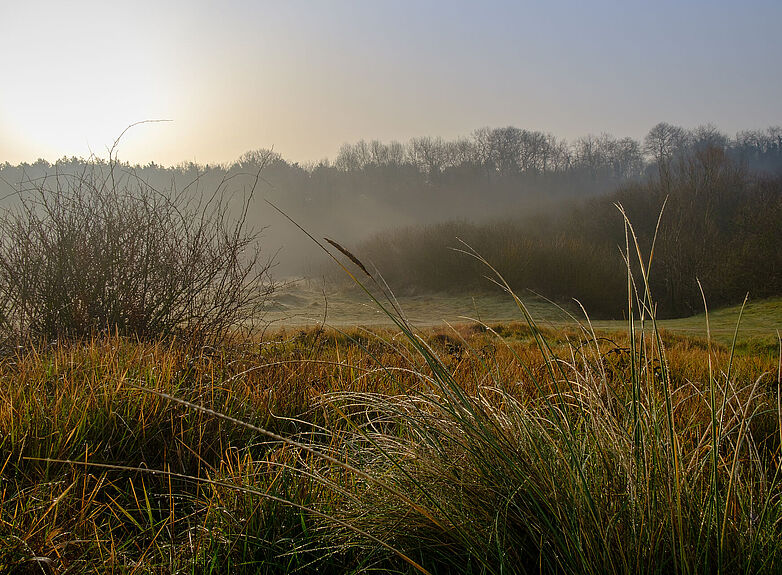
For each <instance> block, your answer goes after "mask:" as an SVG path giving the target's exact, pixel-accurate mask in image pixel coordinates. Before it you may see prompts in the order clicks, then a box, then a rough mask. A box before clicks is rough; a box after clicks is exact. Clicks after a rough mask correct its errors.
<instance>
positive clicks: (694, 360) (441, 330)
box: [0, 295, 782, 573]
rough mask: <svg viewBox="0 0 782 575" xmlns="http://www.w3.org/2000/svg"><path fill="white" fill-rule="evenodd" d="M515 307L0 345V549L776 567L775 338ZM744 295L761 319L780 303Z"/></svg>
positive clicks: (647, 567) (456, 563) (656, 568)
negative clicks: (459, 316)
mask: <svg viewBox="0 0 782 575" xmlns="http://www.w3.org/2000/svg"><path fill="white" fill-rule="evenodd" d="M507 297H508V299H509V300H510V301H512V302H514V301H515V300H514V298H513V296H511V295H509V296H507ZM515 303H516V304H517V306H518V307H517V308H516V311H517V314H518V319H519V321H516V322H508V321H503V322H485V323H480V322H477V321H476V322H472V323H467V322H463V323H461V324H459V325H454V326H453V327H447V326H445V325H440V326H439V327H434V326H427V327H425V328H423V329H420V330H419V329H414V328H412V327H411V325H410V324H408V323H407V322H406V321H404V320H403V319H401V318H400V317H399V316H398V314H397V313H396V312H395V310H394V308H393V305H392V304H391V303H388V302H386V303H385V304H384V305H385V307H386V309H387V311H388V314H387V315H386V317H387V318H388V322H389V323H393V322H394V321H396V322H397V324H396V325H393V327H387V326H386V327H380V326H375V327H372V328H367V329H359V328H356V327H341V328H333V327H332V328H323V327H322V326H317V325H316V326H310V327H305V328H302V327H296V328H294V327H292V326H287V327H278V328H277V329H273V330H270V331H267V333H266V334H265V336H264V337H263V338H262V339H258V338H256V339H251V340H241V341H238V340H233V341H231V342H228V341H226V342H225V344H222V345H221V344H215V345H209V346H198V345H192V344H189V343H188V342H186V341H177V340H176V339H171V338H168V339H163V340H158V341H141V340H138V339H134V338H129V337H123V336H120V335H111V334H103V335H100V336H96V337H94V338H92V339H82V340H72V341H66V340H62V341H57V342H49V343H47V344H43V343H34V342H31V341H30V342H27V343H25V344H24V345H20V346H19V347H17V348H15V349H7V350H6V351H5V352H4V356H3V358H2V363H0V381H1V382H2V383H1V384H0V396H1V397H2V402H1V403H0V405H2V407H1V408H0V409H1V411H0V434H1V435H0V437H2V443H1V444H0V459H1V460H2V473H1V475H2V496H1V498H0V544H1V549H2V551H1V552H0V564H2V565H4V566H5V567H10V569H9V570H8V572H13V573H35V572H50V573H52V572H55V573H85V572H86V573H89V572H94V573H105V572H112V573H209V572H212V573H228V572H230V573H277V572H334V573H343V572H367V571H378V570H379V571H381V572H424V573H425V572H430V573H453V572H462V573H506V572H513V573H516V572H518V573H526V572H543V573H568V572H581V573H605V572H612V573H630V572H633V573H662V572H678V573H688V572H695V571H699V572H702V571H714V572H724V573H739V572H746V573H756V572H766V573H773V572H777V571H778V570H779V567H780V560H782V544H780V541H782V538H781V537H780V520H782V507H780V501H779V498H780V495H781V494H782V493H781V490H780V485H779V480H780V478H779V462H780V438H781V437H782V429H781V428H780V410H779V406H778V402H779V385H780V383H779V364H778V361H779V356H778V354H772V353H767V352H765V351H764V352H757V350H756V349H754V350H753V348H749V347H746V346H745V347H744V348H738V347H737V348H736V349H735V350H733V352H731V347H730V343H729V344H728V345H727V346H726V345H724V344H723V343H721V342H720V341H710V340H708V339H707V338H706V337H705V334H704V336H702V337H693V336H692V335H691V334H690V333H688V330H690V329H691V328H692V327H695V326H697V325H698V324H699V323H700V321H699V320H697V319H693V320H688V321H686V322H685V321H682V322H680V323H679V324H677V323H676V322H671V323H668V324H667V325H666V328H665V330H662V329H661V328H656V327H655V326H654V324H653V320H652V319H651V318H649V317H646V318H645V320H644V322H643V329H641V322H640V321H639V318H638V317H636V323H635V325H633V326H632V330H633V331H632V332H631V331H629V329H630V328H629V323H626V324H625V330H624V332H622V331H621V330H619V329H618V328H619V326H618V325H608V326H601V327H595V328H594V331H593V330H592V329H591V328H590V327H589V326H588V324H582V326H579V325H578V324H575V323H571V324H570V325H569V326H565V325H563V324H560V325H558V326H556V327H538V324H537V323H536V322H535V319H534V318H533V317H532V316H531V315H530V316H527V315H526V314H528V310H527V308H526V307H525V306H524V305H523V304H522V303H521V302H520V301H516V302H515ZM380 304H383V302H382V301H380ZM376 305H378V304H376ZM756 308H757V309H758V310H760V312H759V313H755V311H757V310H756ZM767 309H771V310H774V312H775V313H776V315H774V316H771V317H770V316H768V315H766V310H767ZM744 313H745V314H746V315H747V316H748V317H749V318H750V319H751V320H752V322H750V323H751V325H750V326H749V328H750V331H752V330H753V329H759V330H760V331H762V330H763V329H764V328H763V327H758V326H757V325H755V324H754V323H753V322H760V324H762V325H765V324H764V323H763V322H766V321H773V322H777V325H779V323H778V322H779V320H780V314H779V302H778V301H767V302H759V303H758V304H757V305H754V304H753V306H752V307H749V308H747V309H745V310H744ZM737 314H738V310H736V309H735V308H734V309H733V310H728V311H725V312H715V313H713V314H712V317H713V318H714V324H713V325H714V327H715V329H720V330H721V329H722V328H723V322H728V321H730V322H732V321H733V319H734V317H735V316H736V315H737ZM753 316H757V317H753ZM717 326H719V328H717ZM753 326H754V327H753ZM735 327H736V324H735V323H734V324H733V328H734V331H735ZM680 329H681V330H682V331H680ZM704 331H705V330H704ZM630 333H633V336H632V337H631V336H630ZM739 333H741V331H739ZM42 569H43V571H42Z"/></svg>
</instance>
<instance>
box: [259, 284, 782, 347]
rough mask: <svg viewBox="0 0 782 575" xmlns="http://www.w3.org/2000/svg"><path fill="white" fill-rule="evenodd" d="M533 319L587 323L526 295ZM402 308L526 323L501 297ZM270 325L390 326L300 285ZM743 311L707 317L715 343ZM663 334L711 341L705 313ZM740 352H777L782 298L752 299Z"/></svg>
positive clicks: (273, 312) (435, 322)
mask: <svg viewBox="0 0 782 575" xmlns="http://www.w3.org/2000/svg"><path fill="white" fill-rule="evenodd" d="M521 297H522V299H523V300H524V304H525V305H526V306H527V308H528V309H529V311H530V313H531V314H532V316H533V317H534V318H535V320H536V321H537V322H538V323H539V325H541V326H544V327H550V328H555V329H562V328H573V327H574V326H576V325H577V324H578V323H587V320H586V318H585V317H584V312H583V311H582V310H580V309H579V308H578V307H577V306H576V305H575V304H571V305H568V306H566V307H565V308H564V309H563V308H562V307H559V306H557V305H554V304H553V303H551V302H549V301H546V300H545V299H544V298H542V297H539V296H536V295H535V294H527V295H522V296H521ZM398 301H399V307H400V308H401V309H402V310H404V313H405V316H406V318H407V319H408V320H409V321H410V323H412V324H413V325H416V326H420V327H425V328H436V327H438V326H443V325H444V324H445V323H446V322H447V323H449V324H463V323H469V322H472V321H480V322H484V323H488V324H496V323H508V322H518V321H523V317H522V316H521V314H520V312H519V309H518V306H517V305H516V303H515V302H514V300H513V298H511V297H509V296H507V295H505V294H501V293H497V294H487V293H476V294H475V295H472V296H457V295H453V294H422V295H419V296H403V297H400V298H398ZM269 307H270V313H269V316H268V317H269V320H270V321H271V322H272V326H274V327H280V326H282V327H287V328H289V329H290V328H292V327H302V328H306V327H311V326H314V325H318V324H321V323H323V322H324V321H325V324H326V325H331V326H334V327H350V326H356V325H364V326H376V327H383V326H389V325H392V322H391V320H390V319H389V317H388V316H387V315H386V314H384V313H383V312H382V310H380V309H379V308H378V307H377V306H376V305H375V304H374V303H373V302H372V300H371V299H370V298H368V297H367V296H366V294H363V293H361V292H360V291H357V290H345V289H338V288H335V287H333V286H324V285H318V284H316V283H306V282H299V283H294V284H292V285H289V286H288V287H286V288H285V289H283V290H281V292H280V293H277V294H275V296H274V300H273V301H272V302H271V304H270V306H269ZM741 309H742V306H740V305H737V306H732V307H728V308H722V309H717V310H711V311H710V312H709V332H710V333H711V337H712V339H713V341H715V342H716V343H718V344H720V345H722V346H724V347H730V346H731V344H732V342H733V336H734V334H735V332H736V326H737V324H738V322H739V313H740V312H741ZM658 323H659V326H660V328H661V329H663V330H665V331H669V332H672V333H676V334H681V335H687V336H690V337H693V338H701V339H705V338H706V337H707V325H706V314H703V313H702V314H698V315H695V316H691V317H686V318H679V319H665V320H660V321H659V322H658ZM594 326H595V327H596V328H597V329H600V330H603V331H610V332H617V331H620V332H621V331H626V330H627V322H625V321H604V320H601V321H595V322H594ZM739 328H740V329H739V332H738V339H737V349H738V350H739V351H743V350H747V351H748V352H750V353H776V352H777V347H778V339H777V331H780V332H782V298H772V299H764V300H759V301H754V300H752V299H750V300H748V302H747V304H746V306H744V310H743V313H741V323H740V326H739Z"/></svg>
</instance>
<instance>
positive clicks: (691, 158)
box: [0, 123, 782, 316]
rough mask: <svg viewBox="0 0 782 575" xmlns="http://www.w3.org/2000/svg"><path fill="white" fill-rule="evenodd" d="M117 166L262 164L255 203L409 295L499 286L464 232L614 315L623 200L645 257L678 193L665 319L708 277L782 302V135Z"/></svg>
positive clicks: (306, 253) (299, 247)
mask: <svg viewBox="0 0 782 575" xmlns="http://www.w3.org/2000/svg"><path fill="white" fill-rule="evenodd" d="M120 155H121V148H120ZM107 163H108V160H106V159H100V158H90V159H82V158H63V159H61V160H58V161H57V162H55V163H54V164H50V163H49V162H47V161H44V160H38V161H36V162H34V163H32V164H26V163H23V164H20V165H11V164H9V163H7V162H6V163H0V198H2V201H3V203H4V204H6V205H7V204H8V203H10V202H13V198H14V197H16V195H17V193H19V192H21V193H25V191H26V190H30V189H33V188H36V187H42V186H43V187H45V186H49V187H51V186H52V185H55V186H68V185H77V182H78V175H79V173H81V172H83V171H84V169H85V168H86V167H87V166H88V165H93V166H94V165H95V164H98V165H101V164H107ZM118 168H119V169H118V170H117V171H118V173H121V177H122V178H123V184H122V185H127V186H150V187H154V188H155V189H158V190H164V191H167V193H192V194H196V195H197V194H208V193H210V190H214V189H216V188H217V187H220V186H224V187H226V188H228V189H233V190H236V191H237V193H238V194H242V193H246V192H247V190H248V189H249V188H250V187H251V186H252V183H253V181H254V177H255V174H256V173H257V172H258V170H260V174H261V180H260V182H259V186H258V189H256V192H255V193H256V198H265V199H268V200H269V201H271V202H273V203H274V204H275V205H277V206H278V207H280V208H281V209H282V210H284V211H285V212H286V213H287V214H288V215H289V216H291V217H292V218H293V219H295V220H296V221H297V222H298V223H299V224H301V225H302V226H304V227H305V228H307V229H308V230H310V231H312V232H313V233H314V234H316V235H328V236H330V237H333V238H334V239H336V240H338V241H340V242H341V243H343V244H344V245H346V246H348V247H350V248H351V249H355V250H356V253H358V254H359V255H360V256H361V257H365V258H367V259H368V260H370V261H371V262H372V263H373V264H374V265H376V266H377V267H378V269H379V271H380V272H381V273H383V274H384V276H385V277H386V279H387V280H388V281H389V283H390V284H391V285H392V286H394V287H397V288H398V289H401V290H408V291H423V290H426V291H464V290H468V289H469V290H474V289H481V286H482V285H483V286H485V288H484V289H488V288H489V286H488V285H486V283H487V282H485V280H482V278H481V276H482V275H483V274H482V272H481V271H480V270H477V269H475V266H474V264H473V262H470V261H469V258H466V257H465V256H463V255H461V254H455V253H453V252H452V251H448V250H447V249H446V247H447V246H454V245H456V240H455V237H456V236H459V237H460V238H462V239H464V240H465V241H467V242H468V243H470V245H472V247H474V248H475V249H476V250H478V251H479V252H480V253H482V254H483V255H484V256H486V257H487V259H489V261H492V262H494V263H496V264H497V266H498V268H499V269H500V271H502V272H503V273H504V274H506V276H507V279H508V280H509V281H510V282H511V284H512V285H513V286H514V287H516V288H519V289H524V288H532V289H535V290H538V291H540V292H542V293H544V294H545V295H548V296H552V297H557V298H561V299H566V298H570V297H578V298H579V299H580V300H582V301H583V302H584V303H585V305H587V308H588V309H590V310H592V311H594V312H595V313H598V314H602V315H606V316H617V315H620V314H621V313H622V309H623V304H622V301H623V298H624V293H625V292H626V279H625V276H624V274H623V273H622V267H621V266H622V262H621V257H620V256H619V250H618V246H624V231H623V227H622V221H621V217H620V215H619V212H618V210H617V209H616V208H615V207H614V205H613V204H614V203H615V202H621V203H622V204H623V205H624V206H625V208H627V211H628V213H629V215H630V217H631V218H632V221H633V223H634V225H635V226H636V228H637V230H638V232H639V235H640V237H641V240H642V242H644V247H645V248H648V246H649V242H650V238H651V234H652V233H653V229H654V224H655V223H656V221H657V216H658V213H659V210H660V208H661V206H662V204H663V202H664V201H665V200H666V198H667V201H668V204H667V207H666V209H665V213H664V214H663V219H662V225H661V233H660V239H659V240H658V249H657V252H656V253H655V260H657V261H656V263H655V264H654V265H653V272H652V273H653V277H652V279H653V288H654V289H655V296H656V298H657V299H658V300H659V305H660V306H661V310H660V311H661V313H662V314H663V315H666V314H667V315H680V314H685V313H690V312H693V311H696V310H697V309H698V308H699V305H700V304H699V301H700V295H699V293H698V292H697V285H696V284H695V277H696V276H697V277H698V278H699V279H700V280H701V282H702V283H703V284H704V288H705V289H706V291H707V295H710V296H711V297H712V298H713V300H714V303H715V304H716V303H734V302H735V301H736V300H740V299H741V298H742V297H743V295H744V293H745V292H746V291H750V292H752V294H753V295H755V296H758V297H760V296H766V295H776V294H780V293H782V280H781V279H780V257H781V256H780V253H782V250H780V249H779V243H780V242H779V240H780V236H781V235H782V234H780V226H781V224H780V222H782V219H781V218H782V210H781V208H780V205H781V202H782V127H772V128H768V129H765V130H751V131H750V130H748V131H741V132H739V133H737V134H736V135H735V136H734V137H730V136H728V135H727V134H724V133H723V132H721V131H720V130H719V129H718V128H716V127H715V126H712V125H707V126H700V127H698V128H695V129H692V130H688V129H684V128H681V127H678V126H674V125H671V124H667V123H660V124H657V125H656V126H654V127H653V128H652V129H651V130H650V131H649V133H648V134H647V135H646V136H645V138H644V139H643V140H642V141H638V140H634V139H632V138H615V137H612V136H610V135H607V134H602V135H599V136H592V135H590V136H585V137H581V138H578V139H576V140H575V141H571V142H568V141H566V140H563V139H560V138H557V137H555V136H553V135H551V134H547V133H543V132H537V131H529V130H523V129H519V128H515V127H507V128H482V129H479V130H476V131H474V132H473V133H472V134H471V135H470V136H469V137H465V138H460V139H456V140H450V141H448V140H444V139H442V138H434V137H422V138H413V139H411V140H409V141H408V142H407V143H400V142H390V143H383V142H380V141H377V140H373V141H370V142H366V141H363V140H362V141H359V142H356V143H346V144H344V145H343V146H342V147H341V149H340V151H339V153H338V155H337V156H336V158H334V159H333V161H331V160H323V161H321V162H318V163H313V164H307V165H301V164H299V163H294V162H289V161H286V160H285V159H284V158H282V157H281V156H280V155H279V154H277V153H275V152H273V151H272V150H256V151H251V152H247V153H246V154H244V155H242V156H241V157H240V158H239V159H237V160H236V161H235V162H233V163H232V164H230V165H199V164H195V163H183V164H179V165H177V166H173V167H164V166H160V165H157V164H155V163H150V164H147V165H144V166H140V165H129V164H127V163H120V164H118ZM249 221H250V223H251V224H253V225H254V226H256V227H265V228H266V229H265V231H264V236H265V241H264V243H265V246H266V249H267V251H268V252H269V253H274V252H277V251H278V250H279V252H278V255H277V259H278V260H279V265H278V273H280V274H282V275H294V274H295V275H298V274H307V273H313V272H319V271H320V270H321V269H322V267H321V261H322V260H321V259H319V257H318V256H317V255H316V254H317V251H316V250H313V248H312V246H311V244H309V243H308V242H307V241H306V240H305V238H303V237H302V234H301V233H300V232H299V231H298V230H296V229H295V228H294V227H293V226H291V225H290V224H288V223H287V222H285V221H284V220H283V219H282V218H280V217H279V216H278V215H276V214H275V213H274V211H273V210H272V209H271V208H270V207H269V206H268V205H266V204H265V203H264V202H262V201H260V200H259V201H256V202H255V204H254V207H253V211H252V213H250V214H249ZM694 290H695V291H694ZM696 296H697V297H696Z"/></svg>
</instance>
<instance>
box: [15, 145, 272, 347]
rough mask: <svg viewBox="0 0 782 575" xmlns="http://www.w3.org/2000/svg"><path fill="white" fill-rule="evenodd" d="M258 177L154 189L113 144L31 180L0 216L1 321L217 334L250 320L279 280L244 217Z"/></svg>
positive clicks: (42, 331) (57, 331) (63, 333)
mask: <svg viewBox="0 0 782 575" xmlns="http://www.w3.org/2000/svg"><path fill="white" fill-rule="evenodd" d="M257 182H258V174H255V177H254V179H253V180H252V182H251V184H250V185H248V186H246V189H245V190H244V191H243V192H242V193H229V192H228V186H229V184H230V183H231V180H229V179H226V180H223V181H222V182H221V183H220V185H219V186H218V187H217V189H214V190H212V191H211V193H209V194H205V193H202V192H200V191H199V190H198V185H197V181H196V182H194V183H193V184H192V185H191V186H188V187H186V188H185V189H183V190H177V189H176V188H175V187H173V186H172V189H170V190H165V191H159V190H157V189H155V188H153V187H151V186H149V185H148V184H147V183H145V182H144V181H143V180H142V179H141V178H139V177H138V176H137V175H136V174H135V173H134V172H133V171H132V170H131V169H128V168H127V167H126V166H122V165H120V164H118V163H117V162H116V160H114V159H113V158H112V157H111V155H110V156H109V161H108V162H106V161H104V160H100V159H94V158H93V159H92V160H91V161H90V162H89V163H88V164H87V166H86V167H85V168H84V169H83V170H82V171H81V172H80V173H76V174H74V173H69V174H61V173H55V174H54V175H50V176H48V177H46V178H44V179H41V180H36V181H29V182H28V183H27V185H25V186H24V189H20V190H18V192H19V193H18V199H17V200H16V201H15V202H13V205H11V206H9V207H6V208H4V209H3V211H2V215H1V216H0V234H1V237H0V322H2V328H3V330H4V331H5V332H6V335H11V336H22V337H27V336H31V337H44V338H57V337H75V338H78V337H85V336H89V335H91V334H95V333H96V332H100V331H104V330H111V331H116V332H118V333H120V334H125V335H132V336H137V337H139V338H142V339H150V338H158V337H166V336H170V335H174V334H177V335H180V336H185V337H188V338H192V337H198V338H202V339H203V338H207V339H210V340H214V339H215V338H221V337H225V336H226V335H227V334H229V333H232V332H233V331H234V330H237V329H242V330H248V329H252V327H253V325H254V323H255V322H256V321H257V319H258V318H259V314H260V313H261V311H262V308H263V303H264V301H265V300H266V299H267V297H268V296H269V294H270V293H271V292H272V291H273V288H274V284H273V282H272V280H271V277H270V274H269V272H270V269H271V267H272V260H271V259H266V258H263V257H262V254H261V251H260V247H259V242H258V239H259V233H260V231H258V230H253V229H250V228H249V227H248V226H247V224H246V217H247V211H248V209H249V207H250V203H251V200H252V197H253V192H254V190H255V187H256V185H257Z"/></svg>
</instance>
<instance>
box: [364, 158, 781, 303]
mask: <svg viewBox="0 0 782 575" xmlns="http://www.w3.org/2000/svg"><path fill="white" fill-rule="evenodd" d="M620 206H621V208H622V209H623V210H624V212H625V213H626V214H627V217H628V219H629V221H630V223H631V224H632V228H633V232H634V234H635V235H636V236H637V239H638V245H639V246H640V248H641V251H642V253H643V254H644V256H645V257H646V258H648V257H649V255H650V254H651V253H652V246H654V252H653V254H654V255H653V261H652V263H651V273H650V276H649V284H650V288H651V292H652V297H653V299H654V301H655V305H656V309H657V314H658V317H661V318H663V317H678V316H686V315H691V314H694V313H697V312H699V311H702V310H703V299H702V295H701V286H702V288H703V291H704V294H705V295H706V297H707V300H708V302H709V304H710V305H712V306H722V305H730V304H737V303H741V301H742V299H743V298H744V296H745V295H746V294H747V293H749V294H750V296H751V297H754V298H764V297H770V296H779V295H782V250H780V249H779V242H780V239H781V237H782V236H781V235H780V229H781V228H780V222H782V174H780V173H777V174H769V173H758V172H752V171H750V170H749V169H748V168H747V165H746V163H741V162H738V161H737V160H735V159H733V158H731V155H730V154H729V152H728V150H727V149H726V148H725V147H720V146H704V147H692V148H690V149H689V151H687V152H686V153H685V152H682V153H680V154H678V155H677V156H676V157H673V158H668V159H667V161H665V162H659V163H658V164H657V165H656V166H655V170H654V171H653V172H652V173H650V174H649V175H648V177H646V178H645V179H643V180H640V181H636V182H628V183H625V184H624V185H622V186H620V188H619V189H617V190H616V191H614V192H613V193H609V194H606V195H602V196H598V197H594V198H590V199H589V200H587V201H586V202H581V203H577V202H570V203H569V204H568V205H566V206H563V208H562V210H561V212H560V213H559V214H558V215H551V214H550V215H547V216H542V217H541V216H536V217H534V218H526V219H524V218H521V219H519V218H516V219H511V218H508V219H504V220H500V221H495V222H491V223H485V224H476V223H472V222H466V221H458V220H457V221H450V222H443V223H437V224H430V225H425V226H408V227H403V228H399V229H396V230H392V231H386V232H383V233H380V234H377V235H375V236H374V237H373V238H371V239H369V240H368V241H366V242H364V243H363V244H362V245H361V247H360V248H359V250H358V253H359V255H360V257H362V258H364V259H365V260H366V261H371V262H372V263H373V265H375V266H376V267H377V269H378V270H379V271H380V272H381V273H382V274H383V276H384V279H385V280H386V281H387V282H388V283H389V284H390V285H392V286H395V287H396V288H397V290H398V291H413V292H415V291H435V292H436V291H451V292H464V291H469V290H476V291H477V290H485V289H491V287H492V286H491V284H489V283H487V282H486V281H485V280H484V279H483V276H484V275H485V274H486V271H487V270H486V269H485V267H484V266H483V264H481V263H480V262H478V261H476V260H474V259H473V258H469V257H466V256H465V255H464V253H461V252H460V251H456V250H452V249H451V250H449V249H448V247H452V248H457V249H458V248H461V249H464V245H463V244H460V243H459V240H461V241H463V242H465V243H466V244H467V245H469V246H470V248H472V249H474V250H475V251H476V252H478V253H479V254H481V256H483V257H484V258H486V259H487V260H488V261H489V262H490V263H491V264H492V265H493V266H494V267H496V268H497V270H498V271H500V273H502V274H503V276H504V277H505V279H506V280H507V281H508V282H509V283H510V285H511V286H512V287H513V288H514V289H517V290H525V289H531V290H533V291H535V292H538V293H541V294H543V295H545V296H547V297H550V298H553V299H555V300H560V301H568V300H571V299H576V300H578V301H579V302H580V303H581V304H583V305H584V307H585V309H586V310H588V311H589V313H590V314H593V315H594V316H596V317H608V318H620V317H622V316H623V314H624V313H625V312H626V309H627V287H628V286H627V273H626V266H625V261H624V257H623V255H622V254H623V253H625V254H626V251H627V236H626V235H625V234H626V228H625V221H624V217H623V215H622V213H621V212H620V210H619V209H618V208H619V207H620ZM658 221H659V225H658ZM457 238H459V240H457ZM630 241H631V243H630V249H631V250H633V251H634V250H635V247H634V246H633V244H632V239H631V240H630ZM433 270H436V272H434V271H433ZM633 271H634V274H635V279H636V281H638V282H640V281H641V274H640V273H639V272H640V270H638V269H635V270H633ZM699 283H700V285H699ZM636 289H637V290H642V289H643V287H642V286H636ZM641 293H642V292H641ZM642 295H643V294H642Z"/></svg>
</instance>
